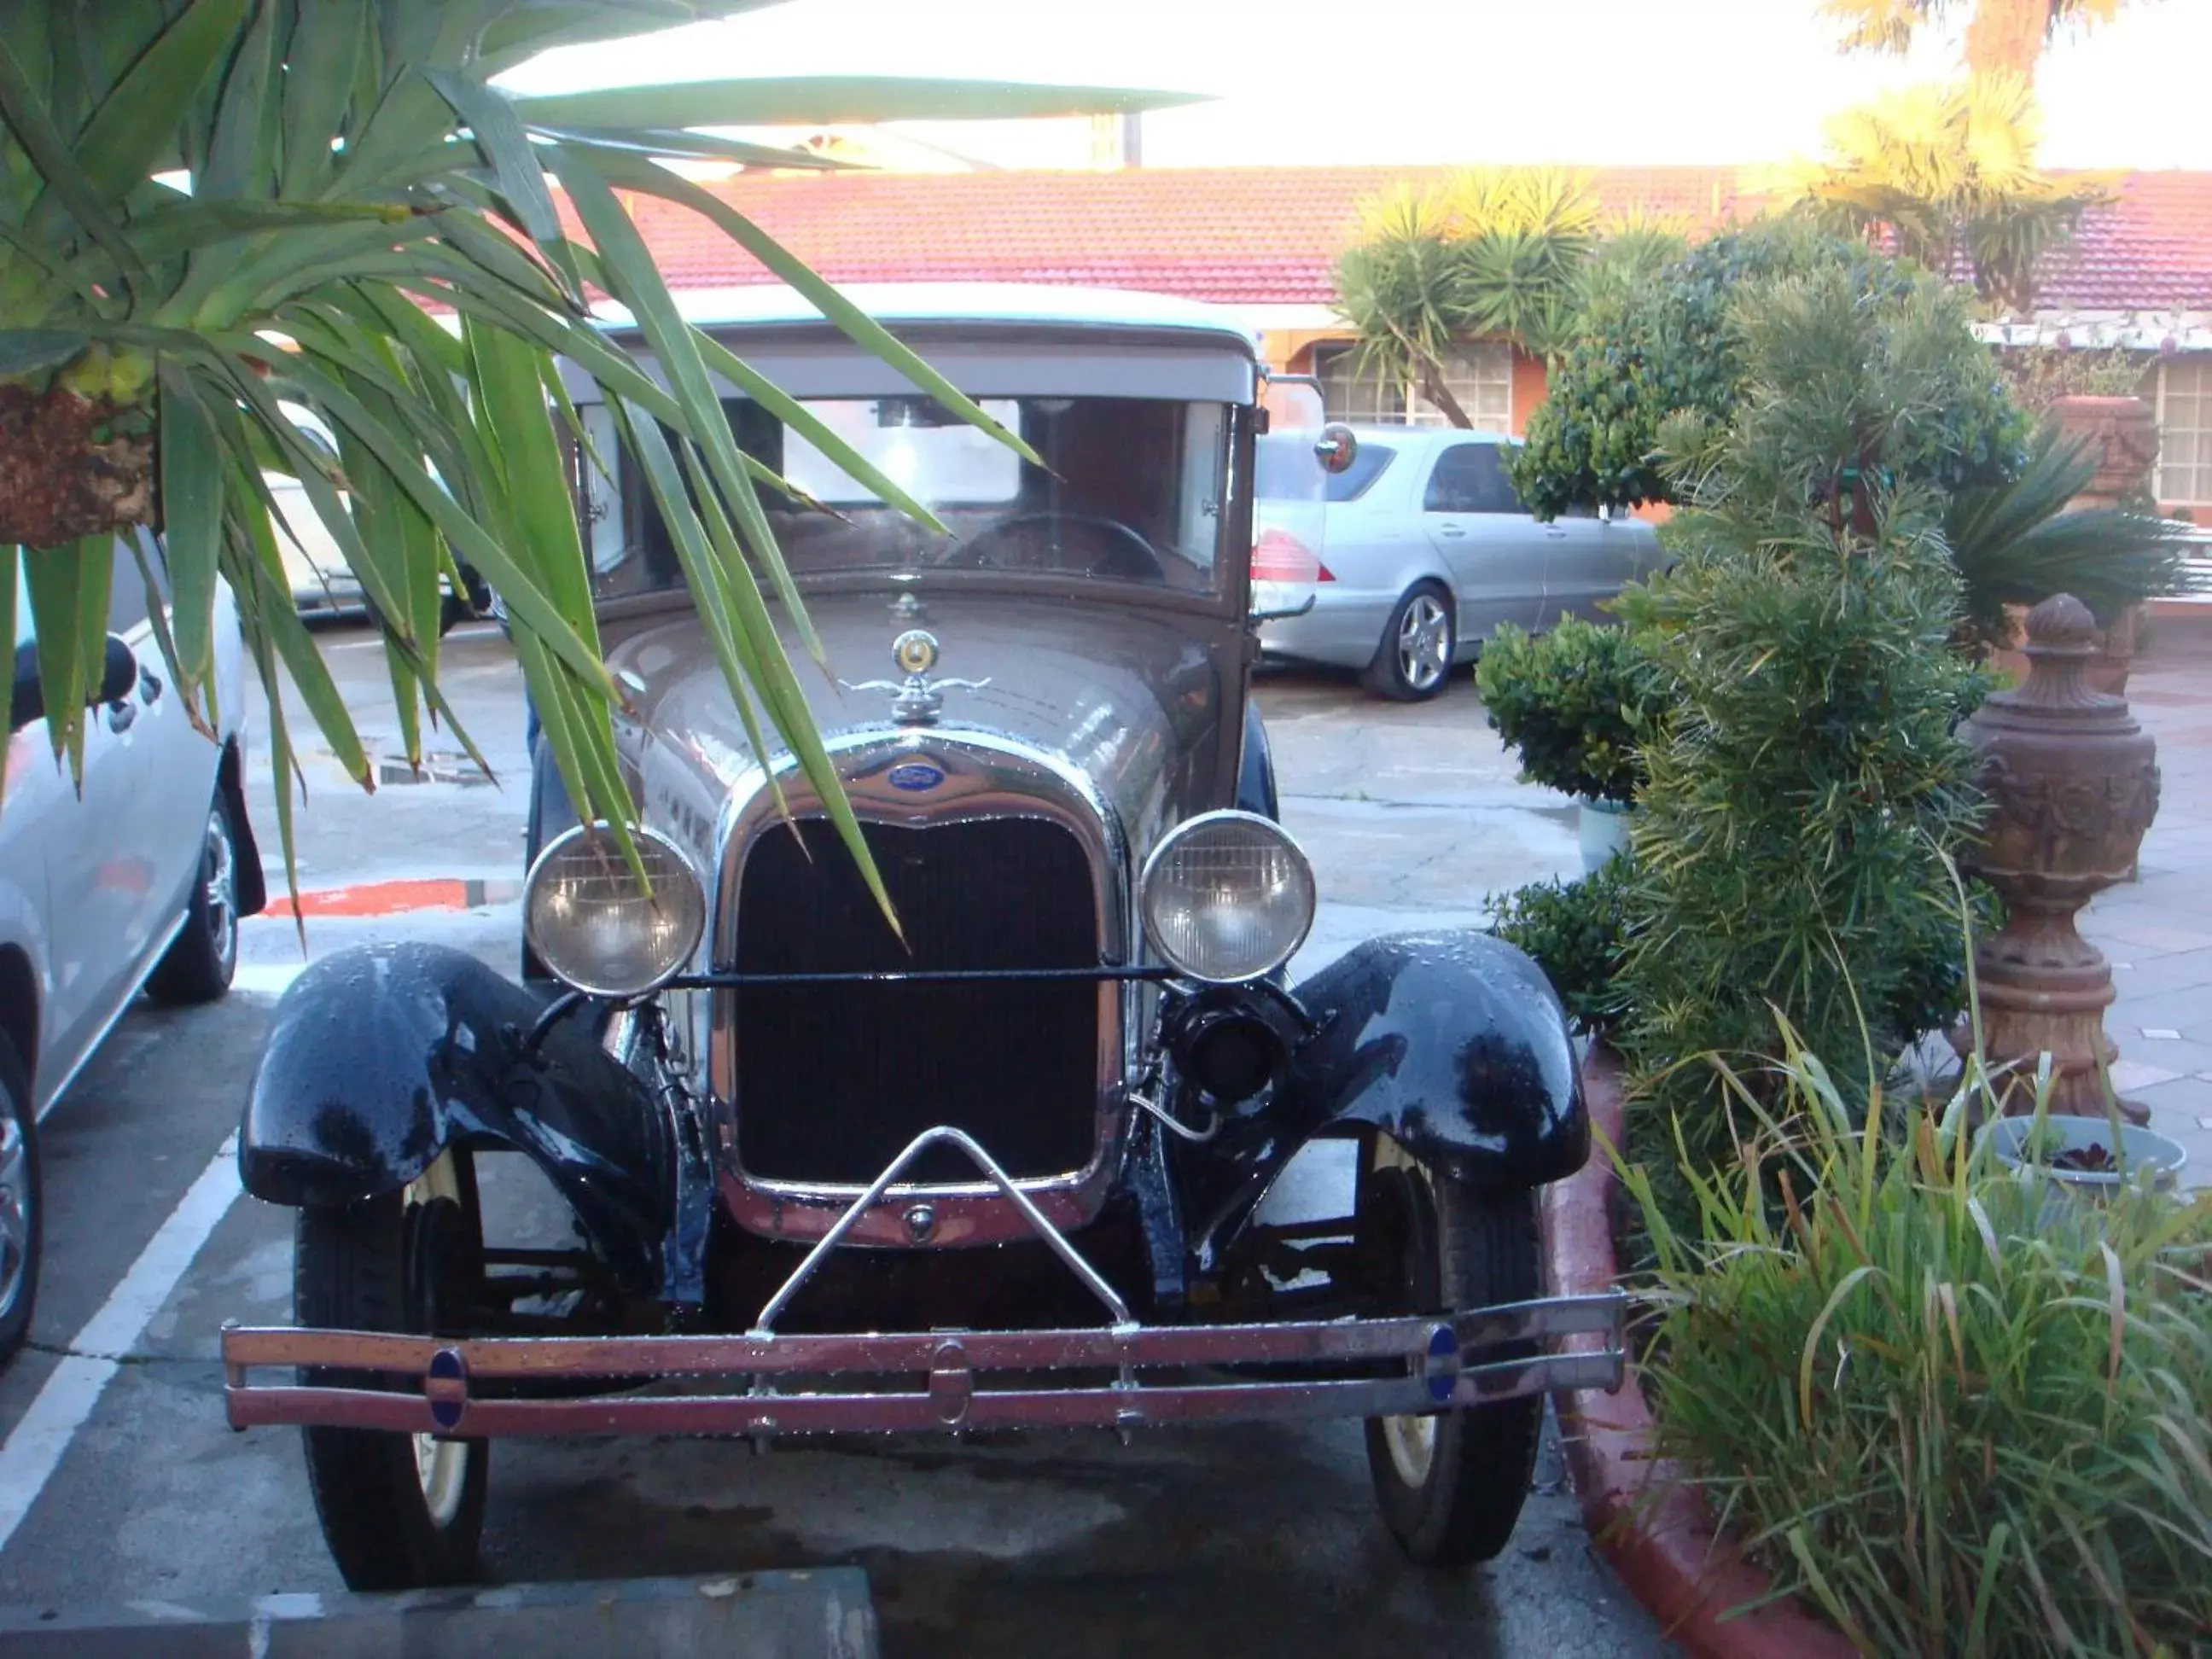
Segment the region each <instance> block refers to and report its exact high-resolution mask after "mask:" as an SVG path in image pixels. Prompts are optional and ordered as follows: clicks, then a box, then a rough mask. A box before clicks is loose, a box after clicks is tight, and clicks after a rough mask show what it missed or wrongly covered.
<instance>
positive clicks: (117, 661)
mask: <svg viewBox="0 0 2212 1659" xmlns="http://www.w3.org/2000/svg"><path fill="white" fill-rule="evenodd" d="M137 684H138V659H137V656H135V655H134V654H132V653H131V647H129V646H127V645H125V644H124V643H123V638H122V635H118V634H110V635H108V636H107V659H106V661H105V662H103V663H102V664H101V665H100V695H99V696H95V697H87V698H86V699H85V700H84V706H85V707H86V708H92V707H93V706H94V704H96V703H103V702H122V701H123V700H124V698H125V697H127V696H130V695H131V690H132V689H133V688H134V687H136V686H137Z"/></svg>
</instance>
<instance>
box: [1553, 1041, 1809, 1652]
mask: <svg viewBox="0 0 2212 1659" xmlns="http://www.w3.org/2000/svg"><path fill="white" fill-rule="evenodd" d="M1583 1089H1584V1092H1585V1094H1586V1096H1587V1097H1588V1099H1589V1110H1590V1121H1592V1122H1593V1123H1594V1124H1595V1125H1596V1127H1598V1129H1599V1130H1600V1131H1601V1133H1602V1134H1603V1135H1604V1137H1605V1139H1607V1140H1608V1141H1610V1142H1612V1143H1613V1145H1614V1146H1619V1145H1620V1138H1621V1126H1622V1100H1621V1085H1620V1066H1619V1064H1618V1062H1616V1061H1615V1060H1613V1056H1612V1055H1611V1054H1608V1053H1607V1052H1606V1051H1604V1050H1602V1049H1593V1050H1592V1051H1591V1053H1590V1055H1589V1059H1588V1060H1586V1061H1585V1062H1584V1063H1583ZM1618 1185H1619V1182H1617V1180H1616V1179H1615V1177H1614V1175H1613V1164H1612V1161H1611V1159H1610V1158H1607V1156H1606V1154H1605V1152H1604V1151H1603V1150H1602V1148H1601V1149H1599V1150H1597V1151H1594V1152H1592V1153H1591V1154H1590V1160H1589V1163H1588V1164H1585V1165H1583V1169H1582V1170H1581V1171H1580V1172H1579V1173H1577V1175H1575V1176H1573V1177H1572V1178H1571V1179H1569V1180H1566V1181H1563V1182H1559V1183H1557V1184H1556V1185H1554V1186H1552V1187H1549V1188H1546V1189H1545V1192H1544V1253H1545V1258H1546V1261H1545V1265H1546V1267H1547V1269H1548V1271H1549V1273H1550V1281H1549V1285H1550V1294H1552V1295H1554V1296H1585V1295H1593V1294H1595V1293H1597V1292H1600V1291H1606V1290H1609V1289H1611V1288H1612V1286H1613V1283H1614V1281H1615V1280H1616V1279H1618V1278H1619V1277H1620V1267H1619V1264H1618V1263H1617V1262H1616V1261H1615V1260H1614V1257H1613V1223H1612V1212H1613V1194H1614V1191H1615V1189H1616V1188H1617V1187H1618ZM1596 1340H1597V1339H1595V1338H1582V1337H1575V1338H1570V1339H1569V1342H1570V1345H1572V1344H1574V1343H1583V1344H1586V1345H1587V1344H1592V1343H1595V1341H1596ZM1555 1403H1556V1404H1557V1406H1558V1408H1559V1421H1560V1424H1561V1425H1562V1426H1563V1428H1564V1429H1565V1433H1566V1454H1567V1462H1568V1466H1569V1467H1570V1468H1571V1469H1572V1471H1573V1473H1574V1478H1575V1491H1576V1493H1577V1496H1578V1497H1579V1498H1580V1499H1581V1501H1582V1510H1583V1522H1584V1523H1585V1524H1586V1525H1587V1526H1588V1527H1589V1530H1590V1535H1591V1537H1592V1538H1593V1539H1594V1540H1595V1542H1596V1544H1597V1547H1598V1548H1599V1549H1601V1550H1602V1551H1603V1552H1604V1553H1605V1555H1606V1559H1607V1560H1609V1561H1611V1562H1612V1563H1613V1570H1614V1571H1616V1572H1618V1573H1620V1577H1621V1582H1622V1583H1625V1584H1626V1585H1627V1586H1628V1589H1629V1592H1630V1594H1632V1595H1634V1596H1635V1597H1636V1599H1637V1600H1638V1601H1640V1602H1642V1603H1643V1604H1644V1607H1646V1608H1647V1609H1648V1610H1649V1611H1650V1613H1651V1614H1652V1615H1653V1617H1655V1618H1656V1619H1657V1620H1659V1622H1660V1624H1661V1625H1662V1626H1663V1627H1664V1628H1665V1630H1666V1632H1667V1634H1668V1637H1669V1638H1671V1639H1673V1640H1674V1641H1675V1642H1676V1643H1678V1644H1680V1645H1681V1647H1682V1648H1683V1649H1684V1650H1686V1652H1689V1653H1691V1654H1693V1655H1697V1656H1699V1659H1850V1655H1851V1653H1852V1648H1851V1644H1850V1643H1849V1642H1847V1641H1845V1640H1844V1638H1843V1637H1842V1636H1841V1635H1839V1634H1838V1632H1836V1631H1835V1629H1834V1628H1833V1627H1832V1626H1829V1625H1827V1624H1826V1623H1825V1622H1823V1621H1822V1620H1820V1619H1817V1618H1815V1617H1814V1615H1813V1614H1811V1613H1808V1612H1807V1611H1806V1610H1805V1609H1803V1608H1802V1607H1799V1606H1798V1605H1797V1604H1796V1603H1795V1602H1794V1601H1777V1602H1773V1603H1771V1604H1770V1605H1768V1606H1765V1607H1760V1608H1759V1610H1758V1611H1757V1612H1755V1613H1744V1614H1742V1615H1741V1616H1740V1617H1738V1618H1734V1619H1730V1618H1728V1617H1727V1616H1726V1615H1727V1614H1728V1613H1729V1610H1730V1609H1732V1608H1735V1607H1744V1606H1747V1605H1748V1604H1749V1603H1751V1602H1753V1601H1763V1600H1764V1599H1765V1598H1766V1597H1768V1596H1770V1595H1772V1594H1773V1592H1774V1583H1773V1581H1772V1580H1771V1578H1769V1577H1767V1575H1766V1574H1765V1573H1764V1572H1762V1571H1759V1569H1758V1568H1757V1567H1756V1566H1754V1565H1752V1564H1751V1563H1750V1562H1748V1561H1747V1560H1745V1559H1743V1554H1742V1550H1741V1546H1739V1545H1738V1544H1737V1543H1736V1542H1735V1540H1734V1539H1732V1538H1731V1537H1730V1536H1729V1534H1726V1533H1725V1532H1723V1531H1722V1530H1721V1529H1720V1528H1718V1527H1717V1526H1716V1525H1715V1524H1714V1522H1713V1517H1712V1512H1711V1510H1710V1509H1709V1508H1708V1507H1707V1505H1706V1504H1705V1499H1704V1498H1703V1496H1702V1495H1701V1494H1700V1493H1699V1492H1698V1490H1697V1489H1696V1488H1695V1487H1693V1486H1690V1485H1688V1484H1687V1483H1686V1482H1684V1481H1683V1480H1681V1479H1680V1475H1679V1473H1678V1472H1677V1471H1676V1470H1675V1469H1674V1467H1673V1466H1672V1465H1671V1464H1668V1463H1667V1462H1662V1461H1661V1460H1659V1459H1657V1458H1656V1457H1655V1456H1654V1455H1653V1454H1652V1444H1653V1441H1654V1438H1655V1433H1656V1430H1655V1425H1654V1424H1653V1423H1652V1420H1651V1413H1650V1410H1649V1408H1647V1407H1645V1405H1644V1395H1643V1394H1642V1393H1641V1391H1640V1390H1639V1389H1638V1386H1637V1381H1636V1373H1635V1370H1634V1367H1633V1366H1632V1367H1631V1368H1630V1370H1629V1375H1628V1381H1627V1383H1626V1386H1625V1387H1624V1388H1622V1389H1621V1390H1620V1393H1618V1394H1614V1395H1607V1394H1601V1393H1597V1392H1595V1391H1579V1390H1578V1391H1574V1392H1568V1393H1562V1394H1560V1395H1558V1396H1556V1400H1555Z"/></svg>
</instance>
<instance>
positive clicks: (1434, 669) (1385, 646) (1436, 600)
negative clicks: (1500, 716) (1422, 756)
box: [1360, 581, 1459, 702]
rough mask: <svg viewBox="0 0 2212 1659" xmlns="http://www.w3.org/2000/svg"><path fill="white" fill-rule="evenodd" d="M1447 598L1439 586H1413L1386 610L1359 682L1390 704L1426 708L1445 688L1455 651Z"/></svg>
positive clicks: (1448, 595)
mask: <svg viewBox="0 0 2212 1659" xmlns="http://www.w3.org/2000/svg"><path fill="white" fill-rule="evenodd" d="M1455 622H1456V618H1455V617H1454V615H1453V611H1452V601H1451V595H1450V594H1449V593H1448V592H1445V591H1444V588H1443V584H1442V583H1439V582H1432V581H1425V582H1416V583H1414V584H1413V586H1411V587H1409V588H1407V590H1406V592H1405V596H1404V597H1403V598H1402V599H1400V600H1399V601H1398V603H1397V605H1395V607H1394V608H1393V609H1392V610H1391V612H1390V620H1389V622H1388V623H1385V624H1384V625H1383V639H1382V642H1381V643H1380V644H1378V645H1377V646H1376V649H1375V659H1374V660H1373V661H1372V662H1370V663H1369V664H1368V665H1367V668H1366V671H1365V672H1364V674H1362V675H1361V677H1360V678H1361V681H1362V683H1363V684H1365V686H1366V687H1367V689H1368V690H1370V691H1372V692H1374V693H1375V694H1376V696H1383V697H1388V698H1389V699H1390V700H1391V701H1392V702H1426V701H1427V700H1428V699H1429V698H1431V697H1433V696H1436V695H1437V693H1438V692H1439V691H1442V690H1443V689H1444V687H1445V685H1446V684H1449V682H1450V679H1451V669H1452V659H1453V656H1454V655H1455V653H1456V651H1457V648H1458V642H1459V641H1458V635H1457V634H1456V632H1455Z"/></svg>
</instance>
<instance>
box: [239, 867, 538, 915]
mask: <svg viewBox="0 0 2212 1659" xmlns="http://www.w3.org/2000/svg"><path fill="white" fill-rule="evenodd" d="M521 890H522V886H521V884H520V882H507V881H463V880H460V879H459V878H453V877H441V878H433V879H428V880H420V881H371V882H363V883H362V884H359V885H357V886H353V887H320V888H316V889H314V890H312V891H309V892H305V893H302V894H301V895H300V899H299V903H298V904H297V906H296V907H295V905H294V903H293V902H292V900H291V898H290V897H289V896H284V897H272V898H271V899H270V901H269V904H268V907H267V909H266V911H265V914H266V915H272V916H393V915H403V914H404V913H406V912H408V911H411V910H473V909H475V908H477V907H478V906H480V905H485V904H498V903H502V902H505V901H507V900H508V899H511V898H513V897H515V896H518V895H520V892H521Z"/></svg>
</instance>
